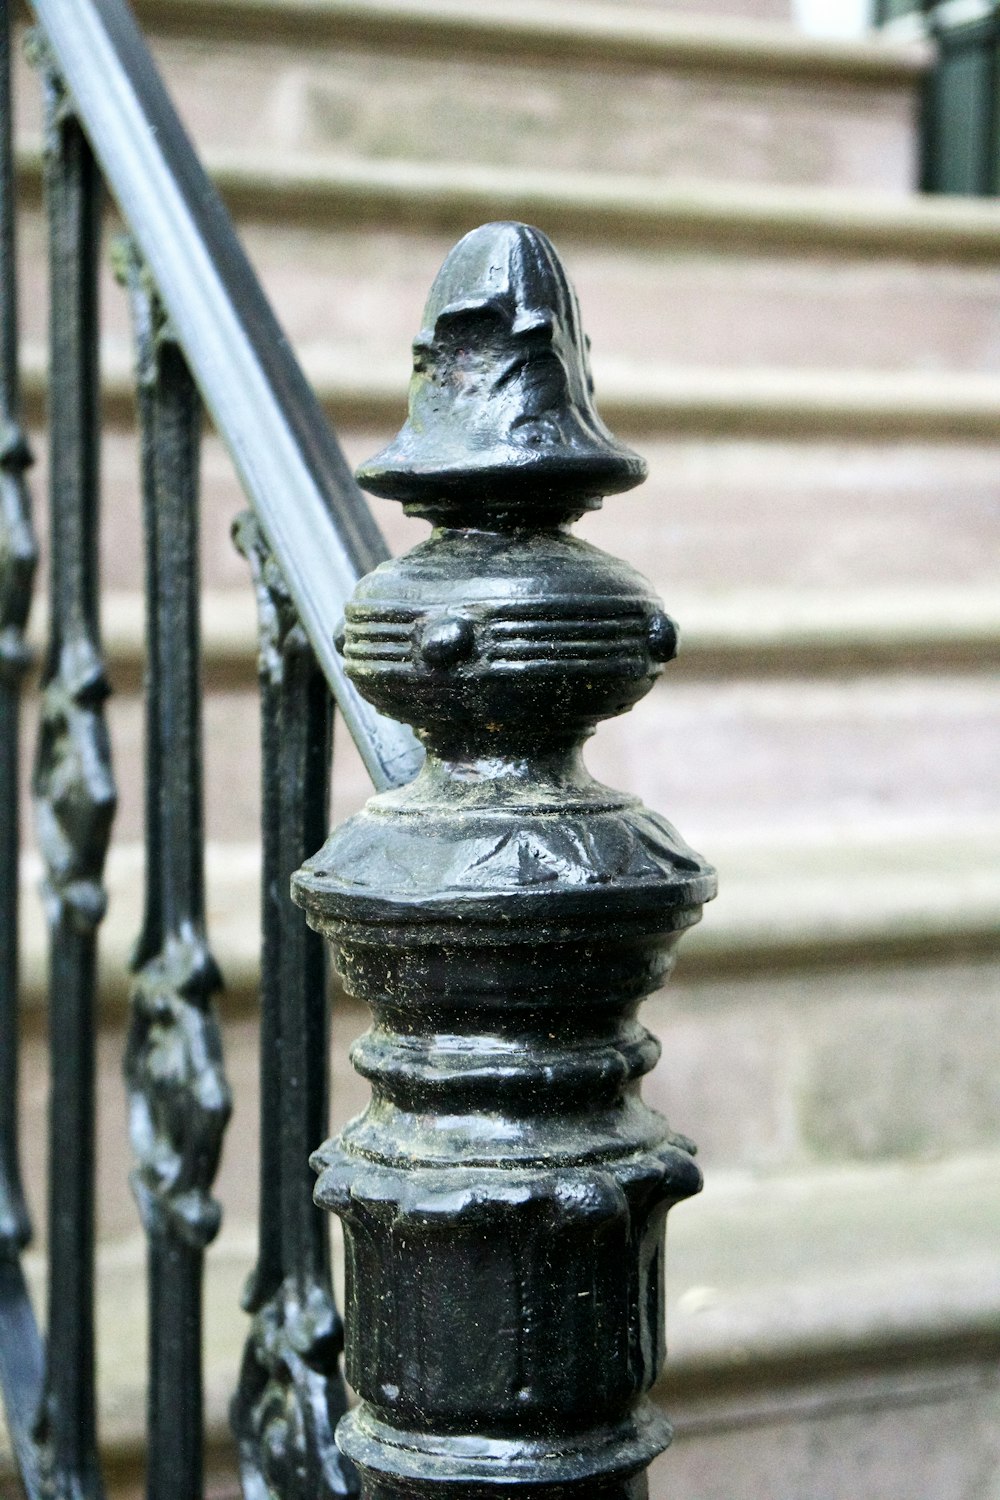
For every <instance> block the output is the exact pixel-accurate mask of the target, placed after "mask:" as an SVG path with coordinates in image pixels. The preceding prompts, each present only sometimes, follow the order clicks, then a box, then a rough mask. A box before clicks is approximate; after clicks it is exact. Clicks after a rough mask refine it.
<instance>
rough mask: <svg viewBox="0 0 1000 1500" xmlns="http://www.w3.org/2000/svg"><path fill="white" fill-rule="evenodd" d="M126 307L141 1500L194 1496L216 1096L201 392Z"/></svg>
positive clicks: (132, 1088)
mask: <svg viewBox="0 0 1000 1500" xmlns="http://www.w3.org/2000/svg"><path fill="white" fill-rule="evenodd" d="M118 259H119V266H120V269H121V272H122V275H123V278H124V279H125V281H126V283H127V285H128V288H129V292H130V296H131V301H132V305H133V309H134V314H135V317H134V322H135V331H136V344H137V376H138V384H139V390H140V398H139V400H140V417H141V420H142V424H143V438H142V477H143V509H144V519H145V527H146V565H147V597H148V617H147V649H148V658H149V674H148V675H149V692H148V710H149V711H148V719H147V750H146V796H147V814H146V826H147V838H148V845H147V854H146V866H147V870H148V872H149V875H148V882H147V891H146V916H145V921H144V925H143V932H142V935H141V937H140V940H139V943H138V945H137V949H136V953H135V955H134V960H133V964H134V967H135V969H136V971H137V972H136V980H135V984H134V987H133V992H132V1002H131V1020H130V1026H129V1035H128V1041H127V1045H126V1054H125V1077H126V1082H127V1087H128V1096H129V1129H130V1134H131V1139H132V1147H133V1151H134V1154H135V1157H136V1165H135V1168H134V1169H133V1172H132V1188H133V1192H134V1193H135V1197H136V1200H137V1203H138V1205H139V1212H140V1215H141V1217H142V1221H143V1226H144V1228H145V1230H146V1235H147V1239H148V1245H149V1278H148V1293H149V1322H150V1348H149V1441H148V1454H147V1475H146V1492H147V1494H148V1495H149V1496H150V1497H151V1500H168V1497H169V1500H176V1497H178V1496H185V1497H192V1500H194V1497H197V1496H200V1495H201V1493H202V1480H203V1467H204V1455H203V1444H204V1438H203V1393H202V1348H201V1344H202V1273H203V1265H204V1252H205V1247H206V1245H207V1244H208V1243H209V1242H210V1241H211V1240H212V1239H213V1238H214V1236H215V1234H216V1233H217V1231H218V1227H219V1222H220V1217H221V1213H220V1209H219V1205H218V1204H217V1203H216V1202H215V1200H214V1199H213V1198H212V1197H211V1188H212V1183H213V1181H214V1178H215V1174H216V1170H217V1167H218V1162H219V1155H220V1152H221V1148H222V1138H223V1133H224V1130H225V1126H226V1123H227V1121H228V1118H229V1113H230V1107H231V1101H230V1094H229V1088H228V1085H227V1083H226V1079H225V1074H224V1071H223V1060H222V1039H221V1035H220V1032H219V1028H218V1024H217V1022H216V1018H215V1013H214V1007H213V1003H212V997H213V995H214V994H215V992H216V991H217V990H218V989H219V988H220V985H221V980H220V977H219V972H218V969H217V967H216V964H215V960H214V959H213V957H212V955H211V952H210V951H209V947H208V942H207V938H206V932H205V881H204V829H203V811H202V736H201V675H200V631H199V612H198V587H199V569H198V472H199V442H200V431H201V402H200V398H199V396H198V393H197V390H196V388H195V385H194V382H193V381H192V379H191V375H190V373H189V371H188V368H187V364H186V362H185V359H184V356H183V354H182V353H181V350H180V349H179V348H178V346H177V344H176V342H175V340H174V339H173V337H172V334H171V330H170V327H169V325H168V323H167V322H166V320H165V319H164V317H163V313H162V309H161V307H160V305H159V302H158V300H157V298H156V294H155V291H154V290H153V288H152V286H151V284H150V282H149V280H148V277H147V276H146V274H145V272H144V270H143V268H142V267H141V265H140V264H139V263H138V261H137V259H136V257H135V256H134V254H132V253H131V251H130V250H129V249H127V248H126V249H124V250H120V251H119V257H118Z"/></svg>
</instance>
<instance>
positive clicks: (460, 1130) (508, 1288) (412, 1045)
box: [293, 224, 715, 1500]
mask: <svg viewBox="0 0 1000 1500" xmlns="http://www.w3.org/2000/svg"><path fill="white" fill-rule="evenodd" d="M463 433H464V442H465V462H464V468H463V459H462V451H461V450H462V441H463ZM642 473H643V465H642V462H641V460H639V459H638V458H637V457H636V456H635V455H633V454H630V453H629V452H628V450H626V449H623V448H622V447H621V445H619V444H618V443H616V442H615V440H614V439H613V438H612V437H611V435H610V434H609V433H607V431H606V429H605V428H604V427H603V424H601V423H600V421H599V419H598V418H597V417H596V413H595V412H594V410H593V406H592V402H591V393H590V378H589V371H588V368H587V360H586V346H585V342H584V340H583V337H582V334H581V333H580V324H579V314H578V311H577V308H576V301H575V297H574V295H573V293H572V291H571V289H570V288H569V286H568V283H567V281H566V277H565V273H564V272H563V270H562V268H561V266H560V264H559V262H558V259H557V257H556V255H555V252H554V251H553V250H552V247H551V246H550V245H549V243H548V241H547V240H545V238H544V236H542V235H541V234H540V233H539V232H538V231H537V230H532V229H529V228H527V227H526V226H523V225H510V224H500V225H486V226H484V227H483V228H482V229H480V230H477V231H474V233H473V234H472V235H470V236H468V237H467V238H466V239H465V240H464V241H463V242H461V243H460V244H459V245H458V246H457V247H456V249H455V250H454V251H453V252H452V254H451V256H449V258H448V260H447V261H446V262H445V265H444V267H443V268H442V270H441V272H440V274H439V277H438V280H437V282H436V283H435V286H434V289H433V290H432V292H431V296H430V301H429V304H428V313H427V316H426V318H425V327H424V329H423V331H422V332H421V334H420V335H419V337H418V339H417V341H416V344H415V360H414V377H413V383H412V386H411V400H410V420H409V422H408V424H407V426H406V427H405V428H404V429H403V431H402V433H401V434H400V436H399V438H397V440H396V441H395V443H393V444H391V445H390V446H389V448H387V449H386V450H384V451H383V452H382V453H381V454H380V455H378V457H377V458H376V459H374V460H372V461H371V462H370V463H369V464H367V465H365V466H364V467H363V468H362V469H361V471H360V477H361V479H362V482H363V483H366V484H369V485H370V486H371V487H372V488H374V489H376V490H377V491H378V492H379V493H386V494H392V495H394V496H395V497H396V498H398V499H401V500H402V501H403V503H404V504H405V505H406V506H407V507H408V508H409V509H411V510H413V511H415V512H417V513H418V514H422V515H426V516H428V517H430V518H431V519H432V520H433V521H434V522H435V529H434V531H433V532H432V535H431V537H430V538H429V539H428V541H426V542H424V543H423V544H422V545H420V546H418V547H416V548H414V549H413V551H411V552H410V553H408V554H407V555H406V556H405V557H403V558H399V559H396V560H394V561H392V562H387V563H384V564H382V565H381V566H380V567H379V568H377V569H376V570H375V572H374V573H371V574H370V575H369V576H368V577H367V578H366V579H364V580H362V582H361V583H360V584H359V586H358V588H357V589H356V591H355V594H354V597H353V599H352V601H351V603H350V605H349V606H348V609H347V616H346V628H345V636H344V643H343V650H344V658H345V661H346V663H347V668H348V672H349V673H350V676H351V678H352V680H353V681H354V682H355V684H356V685H357V687H358V688H359V690H360V691H361V692H362V693H363V694H364V695H365V697H367V698H368V699H369V700H370V701H371V702H372V703H374V704H376V705H377V706H378V707H379V708H380V709H381V710H382V711H383V712H384V713H387V714H394V715H396V716H398V717H400V718H401V719H403V720H404V721H406V722H408V723H410V724H412V725H413V727H414V728H415V729H416V731H417V733H418V735H419V737H420V738H421V740H422V741H423V743H424V745H425V747H426V751H427V758H426V761H425V765H424V768H423V770H422V771H421V773H420V774H419V775H418V777H417V778H416V780H415V781H413V782H412V783H411V784H410V785H408V786H406V787H404V788H402V789H400V790H398V791H394V792H390V793H384V794H382V795H380V796H377V797H375V798H373V799H372V800H371V801H370V802H369V803H368V804H367V806H366V808H365V809H364V810H363V811H362V812H361V813H360V814H359V815H358V816H356V817H355V818H352V819H351V820H349V821H348V822H347V823H346V824H344V825H343V826H342V827H341V828H339V829H337V830H336V831H335V832H334V833H333V834H332V835H331V837H330V838H329V840H328V841H327V843H326V845H325V846H324V848H323V849H322V851H321V852H320V853H319V854H318V855H316V856H315V857H314V858H313V859H311V860H309V861H308V862H307V863H306V865H305V866H304V867H303V869H302V870H301V871H300V872H299V873H298V875H297V876H296V877H295V880H294V882H293V890H294V893H295V898H296V900H298V901H299V902H300V904H301V905H302V906H303V907H304V908H305V910H306V912H307V915H308V917H309V921H310V923H311V924H312V925H314V926H315V927H316V928H317V929H318V930H319V931H321V932H322V933H324V934H325V935H326V936H327V937H328V938H329V939H330V941H331V943H332V945H333V951H334V955H335V960H336V963H337V966H338V968H339V970H340V972H341V974H342V976H343V979H344V982H345V984H346V986H347V988H348V989H349V990H350V991H351V992H352V993H353V994H355V995H357V996H359V997H360V998H362V999H364V1000H365V1001H366V1002H367V1003H368V1004H369V1005H370V1006H371V1008H372V1012H373V1017H374V1024H373V1026H372V1029H371V1030H370V1031H369V1032H368V1033H367V1034H366V1035H365V1036H364V1037H362V1038H361V1039H360V1041H359V1042H358V1043H357V1044H356V1046H355V1048H354V1052H353V1060H354V1063H355V1066H356V1067H357V1068H358V1069H359V1071H360V1072H361V1073H362V1074H363V1075H364V1076H365V1077H366V1078H368V1079H369V1080H370V1082H371V1085H372V1099H371V1103H370V1105H369V1107H368V1109H367V1110H366V1111H365V1113H364V1114H363V1115H361V1116H360V1117H359V1118H357V1119H356V1120H354V1121H352V1122H351V1123H350V1124H349V1125H348V1127H347V1128H346V1129H345V1131H344V1133H343V1134H342V1135H341V1136H340V1137H339V1138H338V1139H336V1140H333V1141H330V1142H328V1143H327V1144H326V1145H325V1146H323V1147H322V1148H321V1149H320V1151H318V1152H317V1153H316V1155H315V1157H314V1164H315V1166H316V1169H317V1171H318V1172H319V1182H318V1185H317V1189H316V1197H317V1201H318V1202H319V1203H321V1204H323V1205H324V1206H325V1207H327V1208H329V1209H331V1210H333V1211H334V1212H335V1213H337V1214H338V1215H340V1217H341V1218H342V1220H343V1223H344V1233H345V1241H346V1256H347V1261H346V1265H347V1305H346V1329H347V1375H348V1379H349V1380H350V1382H351V1384H352V1385H353V1386H354V1387H355V1389H356V1390H357V1391H358V1393H359V1395H360V1396H361V1398H362V1402H361V1405H360V1406H359V1407H358V1408H357V1409H356V1410H354V1411H352V1412H351V1413H350V1414H349V1415H348V1416H347V1417H346V1418H345V1419H344V1421H343V1422H342V1423H341V1425H340V1428H339V1430H338V1441H339V1442H340V1443H341V1446H342V1447H343V1449H344V1451H345V1452H346V1453H347V1454H349V1455H350V1457H351V1458H352V1459H353V1460H354V1461H355V1463H356V1464H357V1465H358V1467H359V1468H360V1469H361V1472H362V1479H363V1494H364V1495H365V1496H367V1497H369V1500H374V1497H380V1500H381V1497H385V1500H389V1497H392V1500H402V1497H403V1496H408V1497H413V1496H417V1495H422V1494H423V1495H428V1496H431V1495H433V1496H435V1497H436V1496H438V1495H440V1494H441V1493H443V1492H444V1490H445V1488H447V1492H448V1493H449V1494H450V1495H454V1496H455V1497H456V1500H459V1497H461V1500H466V1497H468V1500H472V1497H473V1496H475V1497H481V1496H482V1495H484V1494H485V1493H487V1492H488V1493H489V1494H491V1495H495V1496H498V1497H499V1496H502V1495H507V1494H509V1495H511V1496H513V1495H514V1494H517V1495H519V1496H538V1497H542V1496H546V1497H553V1500H554V1497H555V1496H557V1495H558V1496H569V1495H570V1494H579V1495H580V1496H581V1497H582V1496H587V1497H588V1500H589V1497H591V1496H601V1497H605V1496H606V1497H611V1496H616V1497H626V1496H628V1497H629V1500H636V1497H640V1496H642V1495H643V1494H644V1493H645V1478H644V1471H645V1468H646V1466H647V1465H648V1464H649V1462H650V1460H651V1459H652V1458H653V1457H654V1456H655V1455H656V1454H657V1453H658V1452H659V1451H660V1450H661V1449H662V1448H663V1447H665V1446H666V1444H667V1442H668V1441H669V1436H670V1433H669V1427H668V1426H667V1424H666V1423H665V1421H664V1420H663V1419H662V1418H661V1417H660V1416H658V1415H657V1414H656V1413H654V1411H653V1410H652V1409H651V1408H650V1407H649V1406H648V1405H647V1404H646V1403H645V1402H644V1399H643V1398H644V1394H645V1392H647V1391H648V1390H649V1388H650V1387H651V1386H652V1384H653V1382H654V1381H655V1379H656V1377H657V1375H658V1373H659V1370H660V1367H661V1364H662V1360H663V1352H664V1345H663V1274H664V1267H663V1229H664V1220H665V1216H666V1212H667V1210H668V1208H669V1207H670V1206H671V1205H672V1204H674V1203H677V1202H678V1201H680V1200H681V1199H683V1198H686V1197H688V1196H689V1195H691V1194H692V1193H694V1192H697V1190H698V1188H699V1186H700V1176H699V1173H698V1169H697V1167H696V1166H695V1164H694V1161H693V1160H692V1155H691V1151H692V1149H693V1148H691V1146H690V1143H689V1142H687V1141H685V1140H684V1139H683V1138H681V1137H678V1136H675V1135H674V1134H672V1133H671V1131H670V1130H669V1128H668V1127H667V1125H666V1122H665V1121H664V1120H663V1119H662V1118H661V1117H660V1116H658V1115H657V1114H655V1113H654V1112H653V1111H652V1110H650V1109H649V1108H648V1107H647V1106H646V1105H645V1104H644V1103H643V1102H642V1099H641V1095H640V1092H639V1082H640V1080H641V1078H642V1076H643V1075H644V1074H645V1073H647V1072H648V1071H649V1069H650V1068H651V1067H652V1066H653V1065H654V1063H655V1061H656V1058H657V1056H658V1053H659V1047H658V1044H657V1043H656V1041H655V1039H654V1038H653V1037H652V1036H651V1035H650V1034H649V1033H648V1032H647V1031H646V1030H645V1028H644V1027H643V1026H642V1025H641V1024H640V1022H639V1021H638V1019H637V1009H638V1005H639V1002H640V1001H641V1000H642V998H643V997H644V996H645V995H646V994H648V993H649V992H650V991H651V990H652V989H653V988H654V987H655V986H656V985H658V984H659V983H660V982H661V981H662V980H663V979H664V978H665V977H666V975H667V973H668V972H669V969H670V967H671V964H672V953H673V949H674V947H675V945H676V943H677V941H678V939H679V937H680V936H681V934H682V933H683V932H684V930H685V929H686V928H687V927H689V926H691V925H692V924H693V923H694V922H696V921H697V920H698V918H699V916H700V913H701V907H702V904H703V903H704V902H705V901H707V900H709V899H710V898H711V897H712V895H713V894H714V892H715V877H714V873H713V872H712V870H711V869H710V868H709V867H708V866H707V865H706V864H705V863H704V861H703V860H702V859H701V857H700V856H699V855H697V854H695V853H694V852H693V851H692V850H691V849H689V848H688V847H687V846H686V845H685V844H684V842H683V840H681V838H680V837H679V835H678V834H677V833H676V831H675V830H674V829H673V828H671V826H670V825H669V824H668V823H667V822H666V821H665V820H663V819H662V818H660V817H659V816H658V815H656V814H654V813H651V812H650V811H648V810H647V809H645V808H643V807H642V806H641V804H639V803H638V801H637V800H636V799H635V798H633V797H629V796H627V795H624V794H622V793H618V792H615V791H613V790H611V789H610V788H608V787H604V786H602V785H600V784H599V783H597V782H595V781H594V780H593V779H592V778H591V777H590V776H589V775H588V773H587V771H586V770H585V768H584V766H583V762H582V759H581V756H580V749H581V745H582V742H583V740H584V739H585V738H586V736H587V735H588V734H589V733H590V732H591V730H592V728H593V726H594V725H595V723H596V722H598V721H599V720H601V719H604V718H609V717H612V716H613V715H616V714H619V713H623V712H625V711H626V710H627V709H628V708H630V707H631V706H632V705H633V704H634V703H635V702H636V701H637V700H638V699H639V698H641V697H642V695H643V694H644V693H645V692H646V691H648V689H649V687H650V686H651V685H652V683H653V681H654V679H655V677H656V676H657V674H658V672H659V671H660V667H661V663H662V662H663V661H664V660H665V659H667V658H669V657H670V656H671V655H673V653H674V650H675V648H676V634H675V631H674V629H673V627H672V624H671V623H670V622H669V620H668V619H667V617H666V616H665V615H664V614H663V611H662V609H661V607H660V605H659V602H658V601H657V600H656V598H655V597H654V596H653V594H652V592H651V590H650V587H649V585H648V584H647V583H646V581H645V580H644V579H643V578H641V577H640V576H639V575H638V574H637V573H635V572H634V571H633V570H632V569H631V568H629V567H627V566H626V565H624V564H622V563H619V562H616V561H615V560H614V559H612V558H609V557H608V556H606V555H605V554H604V553H601V552H599V551H597V550H596V549H595V548H593V547H591V546H589V545H587V544H586V543H583V542H581V541H579V540H577V539H575V538H574V537H573V536H572V535H571V534H570V533H569V531H568V530H567V526H568V523H569V522H570V521H571V520H572V519H573V518H574V517H575V516H577V515H579V514H580V513H581V512H582V511H583V510H584V509H586V508H589V507H591V506H592V505H594V504H595V503H598V500H599V496H600V494H601V492H602V491H603V490H604V489H608V490H611V489H623V488H626V487H628V485H629V484H630V483H637V482H638V481H639V480H640V479H641V477H642Z"/></svg>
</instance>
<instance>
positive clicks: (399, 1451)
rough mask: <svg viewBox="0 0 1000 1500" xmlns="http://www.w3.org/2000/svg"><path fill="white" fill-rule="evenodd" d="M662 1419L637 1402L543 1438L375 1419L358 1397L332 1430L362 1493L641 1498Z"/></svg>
mask: <svg viewBox="0 0 1000 1500" xmlns="http://www.w3.org/2000/svg"><path fill="white" fill-rule="evenodd" d="M672 1436H673V1434H672V1431H671V1428H670V1424H669V1422H668V1421H667V1420H666V1418H665V1417H663V1416H662V1415H661V1414H660V1413H659V1412H657V1411H656V1410H655V1409H654V1408H653V1407H652V1406H650V1405H649V1404H648V1403H642V1404H641V1405H640V1406H639V1407H638V1408H637V1409H636V1410H635V1411H633V1412H630V1413H629V1415H628V1417H627V1418H626V1419H625V1420H623V1421H622V1422H620V1423H618V1424H617V1425H615V1426H611V1427H606V1428H601V1429H598V1430H597V1431H594V1430H591V1431H588V1432H586V1433H573V1432H553V1433H552V1434H551V1435H549V1436H547V1437H545V1438H539V1437H530V1438H529V1437H517V1436H514V1437H506V1438H493V1437H488V1436H484V1435H483V1434H480V1433H448V1434H434V1435H433V1436H432V1435H429V1434H427V1433H423V1432H413V1431H409V1430H407V1429H405V1428H400V1427H396V1426H394V1425H392V1424H391V1423H388V1422H385V1421H383V1420H382V1419H381V1418H380V1417H379V1416H378V1414H377V1412H376V1411H375V1410H374V1409H373V1408H372V1407H370V1406H368V1405H366V1404H364V1403H362V1405H361V1406H359V1407H357V1408H356V1409H355V1410H354V1411H351V1412H349V1413H348V1414H347V1416H346V1417H344V1418H343V1420H342V1421H341V1423H340V1426H339V1427H338V1429H337V1443H338V1446H339V1447H340V1448H341V1450H342V1451H343V1452H344V1453H346V1454H347V1455H348V1457H349V1458H351V1459H352V1460H353V1462H354V1463H355V1464H356V1465H357V1466H358V1468H359V1469H360V1470H361V1472H362V1474H363V1476H364V1480H365V1495H366V1496H367V1497H370V1500H404V1497H405V1500H416V1497H418V1496H422V1497H427V1496H430V1495H434V1496H438V1495H440V1494H441V1492H442V1490H444V1489H445V1487H447V1494H448V1495H449V1496H454V1500H473V1497H477V1500H478V1497H484V1500H485V1497H489V1500H501V1497H505V1496H510V1497H512V1500H514V1497H516V1500H563V1497H565V1500H569V1497H570V1496H571V1495H579V1497H580V1500H643V1497H645V1495H646V1493H647V1483H646V1475H645V1472H644V1471H645V1470H646V1468H647V1467H648V1465H649V1464H650V1463H652V1461H653V1459H654V1458H656V1457H657V1456H658V1455H659V1454H660V1453H662V1452H663V1450H664V1449H665V1448H666V1447H667V1446H668V1445H669V1443H670V1440H671V1437H672Z"/></svg>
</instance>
